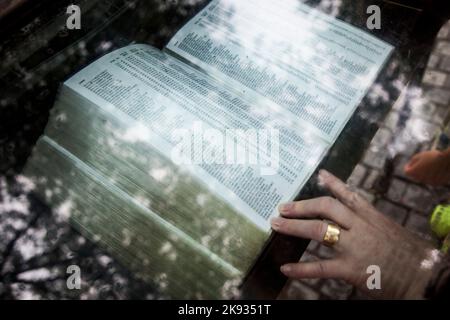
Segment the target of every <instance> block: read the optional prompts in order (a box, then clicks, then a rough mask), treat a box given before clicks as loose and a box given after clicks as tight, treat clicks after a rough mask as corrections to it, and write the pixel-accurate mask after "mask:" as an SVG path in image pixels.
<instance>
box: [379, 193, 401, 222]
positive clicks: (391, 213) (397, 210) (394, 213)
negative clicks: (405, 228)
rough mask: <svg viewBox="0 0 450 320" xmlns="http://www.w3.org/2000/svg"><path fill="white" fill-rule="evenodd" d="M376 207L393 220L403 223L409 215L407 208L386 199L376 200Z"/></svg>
mask: <svg viewBox="0 0 450 320" xmlns="http://www.w3.org/2000/svg"><path fill="white" fill-rule="evenodd" d="M375 207H376V208H377V209H378V210H379V211H380V212H382V213H383V214H385V215H386V216H388V217H389V218H391V219H392V220H394V221H395V222H397V223H398V224H401V225H402V224H403V223H404V222H405V220H406V217H407V215H408V210H407V209H405V208H403V207H401V206H399V205H396V204H394V203H392V202H390V201H388V200H385V199H380V200H378V201H377V202H376V205H375Z"/></svg>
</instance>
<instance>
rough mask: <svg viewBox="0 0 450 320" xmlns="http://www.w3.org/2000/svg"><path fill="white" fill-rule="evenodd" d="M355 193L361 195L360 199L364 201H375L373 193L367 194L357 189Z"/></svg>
mask: <svg viewBox="0 0 450 320" xmlns="http://www.w3.org/2000/svg"><path fill="white" fill-rule="evenodd" d="M357 192H358V193H359V194H360V195H361V197H363V198H364V199H366V200H367V201H369V202H370V203H373V202H374V201H375V199H376V197H375V195H374V194H373V193H370V192H367V191H365V190H363V189H359V190H357Z"/></svg>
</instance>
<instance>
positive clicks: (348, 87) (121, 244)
mask: <svg viewBox="0 0 450 320" xmlns="http://www.w3.org/2000/svg"><path fill="white" fill-rule="evenodd" d="M391 51H392V47H391V46H390V45H389V44H387V43H385V42H383V41H381V40H378V39H376V38H375V37H373V36H371V35H369V34H368V33H366V32H364V31H362V30H359V29H357V28H355V27H352V26H351V25H349V24H346V23H344V22H342V21H339V20H337V19H335V18H333V17H330V16H327V15H325V14H323V13H320V12H318V11H316V10H314V9H311V8H310V7H308V6H306V5H302V4H301V3H299V2H298V1H297V0H285V1H281V2H275V1H270V0H246V1H238V0H214V1H212V2H211V3H210V4H209V5H208V6H206V7H205V9H203V10H202V11H201V12H200V13H199V14H197V15H196V16H195V17H194V18H193V19H192V20H191V21H189V22H188V23H187V24H186V25H185V26H184V27H183V28H182V29H181V30H180V31H179V32H178V33H177V34H176V35H175V36H174V37H173V38H172V39H171V41H170V42H169V44H168V45H167V46H166V48H164V50H162V51H161V50H158V49H155V48H153V47H151V46H149V45H143V44H132V45H129V46H127V47H125V48H122V49H119V50H116V51H114V52H112V53H109V54H107V55H105V56H104V57H102V58H100V59H98V60H97V61H95V62H94V63H92V64H91V65H89V66H88V67H86V68H85V69H83V70H82V71H80V72H78V73H77V74H75V75H74V76H73V77H71V78H70V79H69V80H67V81H66V82H65V83H64V85H63V86H62V88H61V91H60V93H59V96H58V98H57V101H56V103H55V106H54V108H53V110H52V114H51V118H50V121H49V123H48V126H47V128H46V131H45V134H44V135H43V136H42V137H41V138H40V139H39V141H38V143H37V146H36V148H35V150H34V152H33V155H32V157H31V158H30V160H29V161H28V163H27V166H26V169H25V175H27V176H28V177H30V178H32V179H33V181H34V183H35V185H36V189H37V190H38V192H39V194H40V195H41V196H42V197H43V198H44V199H45V201H47V202H48V203H49V204H50V205H52V207H53V208H54V209H55V211H56V212H58V213H60V214H61V215H62V216H63V217H67V216H70V219H71V221H72V223H73V224H74V226H76V227H77V228H78V229H79V230H80V232H82V233H83V234H85V235H86V236H87V237H89V238H90V239H92V240H93V241H98V242H99V243H100V244H102V245H104V246H105V248H106V249H107V250H108V251H109V252H111V253H112V254H113V255H114V256H115V257H116V258H117V259H118V260H120V261H121V262H122V263H123V264H125V265H126V266H128V267H129V268H130V269H131V270H133V271H134V272H136V273H137V274H139V275H140V276H142V277H143V278H145V279H146V280H148V281H152V282H153V283H154V284H155V285H157V286H158V290H159V292H162V293H163V294H164V295H167V296H168V297H175V298H192V297H197V298H199V297H202V298H217V297H225V296H226V295H227V294H228V293H230V292H232V291H233V288H234V285H236V284H237V283H239V280H240V279H241V278H242V277H243V276H244V275H245V274H246V272H247V271H248V270H249V268H250V267H251V265H252V263H253V262H254V261H255V259H256V258H257V256H258V254H259V252H260V251H261V249H262V248H263V246H264V244H265V242H266V241H267V239H268V237H269V235H270V226H269V219H270V218H271V217H272V216H274V215H276V214H277V206H278V204H279V203H281V202H286V201H290V200H293V199H294V198H295V197H296V195H297V194H298V193H299V191H300V190H301V188H302V187H303V185H304V184H305V183H306V181H307V180H308V179H309V177H310V176H311V174H312V173H313V172H314V170H316V168H317V166H318V164H319V162H320V161H321V159H322V157H323V156H324V155H325V154H326V153H327V151H328V150H329V149H330V147H331V146H332V145H333V143H334V141H335V140H336V139H337V137H338V135H339V133H340V132H341V130H342V129H343V127H344V126H345V124H346V122H347V121H348V119H349V118H350V117H351V115H352V114H353V112H354V111H355V109H356V108H357V106H358V104H359V103H360V101H361V100H362V98H363V97H364V96H365V94H366V92H367V90H368V88H369V87H370V86H371V85H372V83H373V81H374V80H375V78H376V76H377V74H378V72H379V71H380V69H381V68H382V66H383V64H384V63H385V61H386V59H387V58H388V57H389V55H390V53H391Z"/></svg>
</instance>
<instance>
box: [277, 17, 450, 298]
mask: <svg viewBox="0 0 450 320" xmlns="http://www.w3.org/2000/svg"><path fill="white" fill-rule="evenodd" d="M449 104H450V22H449V23H447V25H445V26H444V27H443V28H442V30H441V31H440V33H439V35H438V39H437V41H436V44H435V49H434V50H433V53H432V55H431V56H430V59H429V62H428V67H427V70H426V72H425V75H424V77H423V79H422V86H421V88H417V87H410V88H408V90H406V92H405V94H404V95H403V97H402V98H401V99H400V101H399V102H398V103H397V104H396V105H395V106H394V107H393V110H392V111H391V112H390V114H389V115H388V116H387V118H386V119H385V121H384V123H382V124H381V125H380V129H379V130H378V132H377V134H376V136H375V137H374V139H373V141H372V142H371V144H370V147H369V148H368V150H367V152H366V154H365V156H364V158H363V159H362V160H361V162H360V163H359V164H358V165H357V166H356V167H355V169H354V171H353V173H352V175H351V177H350V178H349V180H348V184H349V185H351V186H352V187H354V188H356V189H357V190H358V192H360V193H361V194H362V195H364V196H365V197H366V198H367V199H368V200H370V201H371V202H372V203H373V204H374V205H375V206H376V207H377V208H378V209H379V210H380V211H381V212H383V213H384V214H386V215H388V216H389V217H391V218H392V219H394V220H395V221H396V222H398V223H399V224H401V225H403V226H405V227H406V228H408V229H410V230H412V231H413V232H415V233H416V234H418V235H419V236H421V237H424V238H426V239H429V240H431V241H435V239H434V238H433V236H432V234H431V233H430V229H429V225H428V217H429V215H430V213H431V211H432V209H433V208H434V206H435V205H436V204H438V203H439V202H440V201H442V200H443V199H444V198H445V197H446V196H447V195H449V194H450V192H449V189H445V188H431V187H426V186H423V185H419V184H416V183H414V182H412V181H410V180H409V179H408V178H407V177H405V176H404V174H403V172H402V171H403V170H402V168H403V166H404V164H405V163H406V161H408V159H409V158H410V157H411V156H412V155H413V154H415V153H416V152H418V151H421V150H428V149H430V148H431V145H432V141H433V138H434V135H435V133H436V131H437V129H438V128H439V126H440V125H441V124H442V122H443V121H444V119H445V118H446V117H447V116H448V115H449V110H450V108H449ZM331 256H332V252H331V251H330V249H328V248H326V247H323V246H319V245H318V244H317V243H311V245H310V246H309V247H308V250H307V252H306V253H305V255H304V257H303V258H302V260H304V261H308V260H314V259H317V258H329V257H331ZM281 297H282V298H288V299H366V298H367V297H366V296H364V295H363V294H362V293H360V292H359V291H357V290H355V289H354V288H353V287H352V286H350V285H347V284H345V283H343V282H342V281H337V280H318V279H313V280H302V281H291V282H289V283H288V285H287V286H286V288H285V290H284V292H283V293H282V295H281Z"/></svg>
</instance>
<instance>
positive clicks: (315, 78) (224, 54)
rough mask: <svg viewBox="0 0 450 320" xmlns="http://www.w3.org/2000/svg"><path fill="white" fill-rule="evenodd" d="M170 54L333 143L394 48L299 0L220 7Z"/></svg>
mask: <svg viewBox="0 0 450 320" xmlns="http://www.w3.org/2000/svg"><path fill="white" fill-rule="evenodd" d="M167 49H168V50H170V51H171V52H174V53H175V54H177V55H179V56H181V57H183V58H185V59H186V60H188V61H190V62H192V63H193V64H196V65H198V66H199V67H200V68H202V69H204V70H206V71H207V72H208V73H209V74H211V75H213V76H214V77H217V78H219V79H223V81H224V82H226V83H234V87H235V88H245V89H244V90H246V92H245V93H244V94H245V95H251V94H256V95H260V96H262V97H264V98H265V99H267V100H270V101H271V102H273V103H274V104H276V105H278V106H281V107H282V108H283V109H284V112H285V113H287V114H289V115H290V117H291V118H293V119H297V120H298V121H299V122H301V123H303V124H302V125H304V126H307V127H309V130H311V131H312V132H315V133H317V134H319V135H320V136H321V137H322V138H324V139H325V140H327V141H329V142H330V143H333V142H334V141H335V139H336V138H337V136H338V134H339V133H340V131H341V130H342V128H343V127H344V126H345V124H346V122H347V121H348V119H349V118H350V117H351V115H352V114H353V112H354V111H355V109H356V107H357V106H358V105H359V103H360V101H361V100H362V98H363V97H364V96H365V94H366V92H367V90H368V88H369V87H370V86H371V85H372V83H373V82H374V81H375V79H376V76H377V74H378V72H379V71H380V69H381V68H382V66H383V64H384V62H385V61H386V59H387V58H388V57H389V55H390V53H391V51H392V49H393V47H392V46H391V45H389V44H387V43H385V42H383V41H381V40H379V39H377V38H375V37H374V36H371V35H370V34H368V33H366V32H365V31H363V30H360V29H358V28H356V27H353V26H351V25H350V24H347V23H345V22H342V21H340V20H338V19H335V18H333V17H332V16H328V15H326V14H323V13H321V12H319V11H317V10H315V9H312V8H311V7H309V6H307V5H304V4H302V3H301V2H300V1H298V0H283V1H272V0H246V1H240V0H213V1H212V2H211V3H210V4H209V5H208V6H207V7H206V8H205V9H204V10H203V11H201V12H200V13H199V14H198V15H197V16H195V17H194V18H193V19H191V20H190V21H189V22H188V23H187V24H186V25H185V26H184V27H183V28H182V29H181V30H180V31H179V32H178V33H177V34H176V35H175V36H174V37H173V38H172V39H171V41H170V43H169V44H168V45H167Z"/></svg>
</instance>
